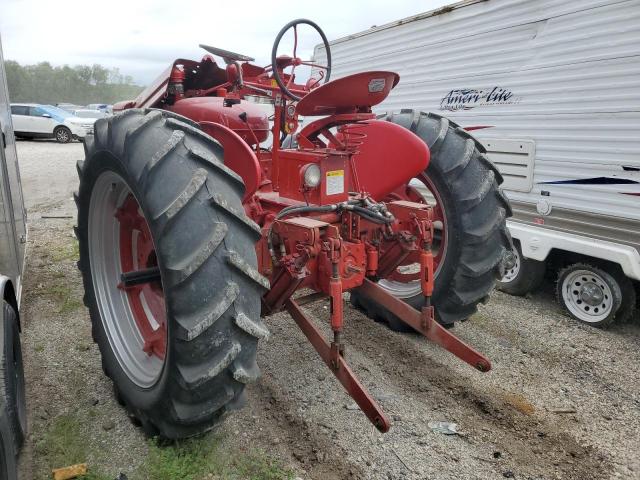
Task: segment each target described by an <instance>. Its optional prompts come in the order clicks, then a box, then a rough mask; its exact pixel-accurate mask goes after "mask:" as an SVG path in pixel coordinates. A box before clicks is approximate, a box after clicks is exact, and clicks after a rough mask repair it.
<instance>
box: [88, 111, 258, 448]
mask: <svg viewBox="0 0 640 480" xmlns="http://www.w3.org/2000/svg"><path fill="white" fill-rule="evenodd" d="M85 151H86V160H85V161H84V162H79V163H78V172H79V176H80V190H79V194H78V196H77V204H78V228H77V236H78V239H79V242H80V261H79V268H80V270H81V272H82V277H83V282H84V288H85V297H84V300H85V304H86V305H87V307H88V308H89V311H90V315H91V321H92V331H93V336H94V340H95V341H96V342H97V344H98V346H99V348H100V352H101V354H102V363H103V368H104V370H105V372H106V374H107V375H108V376H109V377H111V379H112V381H113V383H114V388H115V389H116V391H117V394H118V395H117V396H118V397H119V399H120V400H121V401H122V402H123V403H124V404H125V405H126V408H127V410H128V412H129V415H130V416H131V417H133V419H134V420H135V422H136V423H137V424H139V425H141V426H142V427H143V429H144V431H145V432H146V433H147V434H149V435H159V436H161V437H164V438H168V439H177V438H185V437H190V436H193V435H198V434H201V433H203V432H205V431H207V430H209V429H211V428H212V427H213V426H215V425H216V423H218V421H219V420H220V419H221V417H222V416H223V414H225V413H226V412H228V411H229V410H232V409H234V408H238V407H240V406H241V405H242V403H243V401H244V388H245V384H246V383H247V382H250V381H252V380H255V379H256V378H257V377H258V375H259V370H258V366H257V364H256V348H257V344H258V340H259V339H260V338H262V337H264V336H265V335H267V333H268V332H267V330H266V328H265V326H264V325H263V324H262V322H261V320H260V297H261V294H262V292H263V290H264V289H265V288H267V287H268V282H267V280H266V279H265V278H264V277H262V276H261V275H260V274H259V273H258V271H257V269H256V265H257V259H256V253H255V242H256V241H257V240H258V239H259V238H260V235H261V234H260V229H259V228H258V226H257V225H256V224H255V223H253V222H252V221H251V220H250V219H248V218H247V217H246V216H245V213H244V210H243V208H242V203H241V199H242V195H243V191H244V185H243V183H242V180H241V178H240V177H239V176H238V175H236V174H235V173H234V172H232V171H231V170H229V169H228V168H227V167H225V166H224V164H223V163H222V161H221V159H222V148H221V147H220V145H219V144H218V143H217V142H216V141H215V140H213V139H212V138H211V137H209V136H208V135H206V134H204V133H203V132H202V131H201V130H199V128H198V127H197V124H195V123H193V122H191V121H190V120H188V119H186V118H184V117H180V116H177V115H175V114H171V113H169V112H163V111H159V110H138V109H135V110H128V111H126V112H125V113H123V114H120V115H116V116H115V117H112V118H109V119H102V120H98V122H97V123H96V125H95V137H93V136H88V137H87V139H86V141H85ZM130 272H137V274H135V275H126V276H124V277H123V276H122V274H123V273H127V274H130ZM158 273H159V275H158Z"/></svg>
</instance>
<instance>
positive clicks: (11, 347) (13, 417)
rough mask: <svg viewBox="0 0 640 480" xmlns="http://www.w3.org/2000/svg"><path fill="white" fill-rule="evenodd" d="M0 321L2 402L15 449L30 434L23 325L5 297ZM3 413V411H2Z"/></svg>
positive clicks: (0, 392)
mask: <svg viewBox="0 0 640 480" xmlns="http://www.w3.org/2000/svg"><path fill="white" fill-rule="evenodd" d="M2 309H3V312H2V316H1V317H0V319H1V320H2V324H1V325H0V396H1V398H0V404H2V405H4V410H5V413H6V416H7V420H8V424H9V430H10V432H11V436H12V442H13V444H14V446H15V449H16V450H18V449H19V448H20V447H21V446H22V444H23V443H24V439H25V436H26V434H27V407H26V404H25V384H24V366H23V363H22V347H21V345H20V328H19V326H18V316H17V314H16V311H15V309H14V307H13V306H12V305H11V304H9V303H8V302H7V301H6V300H3V301H2ZM2 414H3V413H0V415H2Z"/></svg>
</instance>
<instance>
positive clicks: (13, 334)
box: [0, 44, 27, 480]
mask: <svg viewBox="0 0 640 480" xmlns="http://www.w3.org/2000/svg"><path fill="white" fill-rule="evenodd" d="M5 78H6V77H5V73H4V61H3V59H2V45H1V44H0V199H2V200H1V201H0V221H1V222H2V225H3V228H2V229H0V479H2V480H17V478H18V472H17V459H18V455H19V452H20V448H21V446H22V444H23V442H24V438H25V435H26V434H27V409H26V404H25V384H24V370H23V364H22V352H21V347H20V313H19V307H20V297H21V291H22V276H23V272H24V258H25V246H26V241H27V229H26V220H27V216H26V211H25V208H24V202H23V198H22V185H21V183H20V172H19V169H18V158H17V154H16V146H15V139H14V134H13V129H12V127H11V115H10V112H9V100H8V98H9V92H8V91H7V84H6V80H5Z"/></svg>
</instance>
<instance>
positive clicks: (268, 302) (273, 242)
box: [118, 29, 491, 432]
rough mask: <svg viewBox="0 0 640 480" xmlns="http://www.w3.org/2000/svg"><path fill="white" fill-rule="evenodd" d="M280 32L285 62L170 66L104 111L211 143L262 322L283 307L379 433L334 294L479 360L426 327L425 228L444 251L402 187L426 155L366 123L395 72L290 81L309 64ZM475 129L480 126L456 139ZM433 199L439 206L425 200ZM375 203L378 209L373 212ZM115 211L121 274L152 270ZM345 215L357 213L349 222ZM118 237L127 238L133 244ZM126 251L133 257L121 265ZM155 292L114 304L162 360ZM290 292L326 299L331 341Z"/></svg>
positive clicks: (132, 215)
mask: <svg viewBox="0 0 640 480" xmlns="http://www.w3.org/2000/svg"><path fill="white" fill-rule="evenodd" d="M294 34H295V35H296V42H295V45H294V51H293V57H289V56H280V57H277V58H276V60H275V61H274V65H269V66H267V67H264V68H263V67H260V66H257V65H253V64H251V63H249V62H248V61H246V62H245V61H243V62H233V63H230V64H229V65H226V66H225V67H224V68H221V67H219V66H218V65H217V63H216V61H215V59H214V58H213V57H211V56H210V55H207V56H205V57H204V58H203V59H202V61H200V62H195V61H192V60H184V59H178V60H176V61H175V62H173V64H172V65H171V66H170V67H169V68H168V69H167V70H166V71H165V72H163V74H162V75H160V77H159V78H158V79H157V80H156V81H155V82H153V83H152V84H151V85H150V86H149V87H148V88H147V89H145V91H144V92H142V93H141V94H140V95H139V96H138V98H136V100H135V101H129V102H123V103H121V104H118V108H131V107H152V108H161V109H166V110H170V111H172V112H175V113H178V114H180V115H183V116H185V117H188V118H189V119H191V120H193V121H195V122H197V123H198V124H199V125H200V127H201V128H202V130H203V131H204V132H205V133H206V134H208V135H210V136H211V137H212V138H214V139H215V140H217V141H218V142H219V143H220V145H221V146H222V148H223V150H224V163H225V165H226V166H228V167H229V168H230V169H232V170H233V171H234V172H236V173H237V174H238V175H240V177H241V178H242V179H243V181H244V183H245V186H246V191H245V194H244V196H243V204H244V208H245V212H246V213H247V214H248V215H249V216H250V217H251V219H252V220H254V221H255V222H256V223H257V224H258V225H259V226H260V228H261V231H262V233H263V237H262V238H261V239H260V240H259V241H258V243H257V245H256V253H257V257H258V268H259V271H260V272H261V273H262V274H263V275H265V276H266V277H268V279H269V282H270V286H271V288H270V290H269V291H268V292H266V293H265V294H264V295H263V297H262V311H263V314H265V315H268V314H271V313H274V312H277V311H280V310H282V309H286V310H287V311H288V312H289V313H290V314H291V316H292V317H293V318H294V320H295V321H296V323H297V324H298V326H299V327H300V329H301V330H302V331H303V333H304V334H305V335H306V336H307V338H308V339H309V341H310V343H311V344H312V345H313V347H314V348H315V349H316V350H317V351H318V353H319V354H320V356H321V358H322V359H323V361H324V362H325V363H326V364H327V365H328V366H329V368H330V369H331V370H332V372H333V373H334V375H335V376H336V378H338V380H339V381H340V382H341V383H342V385H343V386H344V388H345V389H346V391H347V392H348V393H349V394H350V395H351V396H352V397H353V398H354V400H355V401H356V402H357V403H358V405H359V406H360V408H361V409H362V411H363V412H364V413H365V414H366V415H367V417H368V418H369V419H370V420H371V421H372V422H373V423H374V424H375V425H376V427H377V428H378V429H379V430H380V431H383V432H385V431H387V430H388V429H389V426H390V422H389V420H388V418H387V417H386V416H385V415H384V413H383V412H382V410H381V408H380V406H379V405H378V404H377V403H376V402H375V401H374V400H373V399H372V398H371V396H370V395H369V394H368V392H367V390H366V389H365V388H364V387H363V386H362V384H361V383H360V382H359V381H358V379H357V378H356V377H355V375H354V373H353V372H352V371H351V370H350V368H349V367H348V365H347V363H346V361H345V358H344V343H343V342H344V340H343V338H342V335H343V327H344V314H343V300H342V295H343V292H345V291H349V290H352V289H356V288H359V289H361V290H362V291H364V292H366V293H367V294H368V295H370V296H372V297H373V298H374V299H375V300H376V301H378V302H380V303H381V304H382V305H383V306H384V307H385V308H387V309H389V310H390V311H392V312H393V313H395V314H396V315H397V316H398V317H399V318H400V319H401V320H402V321H404V322H405V323H407V324H408V325H411V326H412V327H413V328H415V329H416V330H417V331H419V332H421V333H422V334H423V335H424V336H425V337H427V338H428V339H430V340H432V341H434V342H436V343H438V344H439V345H441V346H443V347H444V348H446V349H447V350H449V351H451V352H452V353H454V354H455V355H457V356H458V357H460V358H461V359H462V360H464V361H465V362H467V363H470V364H472V365H473V366H474V367H475V368H477V369H479V370H482V371H487V370H489V369H490V368H491V364H490V363H489V361H488V360H487V359H486V358H485V357H484V356H482V355H481V354H479V353H478V352H476V351H475V350H473V349H472V348H471V347H469V346H468V345H466V344H464V342H462V341H460V340H459V339H457V338H456V337H455V336H454V335H452V334H451V333H449V332H448V331H447V330H445V329H444V328H442V327H441V326H440V325H439V324H438V323H437V322H435V320H434V318H433V315H434V309H433V307H432V306H431V305H430V297H431V294H432V293H433V288H434V270H435V269H436V268H437V266H438V263H439V261H440V260H441V258H442V255H443V251H444V248H440V249H439V251H433V250H432V247H433V246H434V245H433V244H434V222H437V221H440V222H442V223H443V224H444V229H443V230H442V233H441V242H442V245H446V240H447V237H446V235H447V225H446V217H445V215H444V212H443V211H442V209H441V208H440V207H439V206H432V205H427V204H426V201H425V199H424V198H422V196H421V195H420V194H419V193H418V192H417V191H416V190H415V189H414V188H413V187H410V186H409V185H408V182H409V181H410V180H411V179H412V178H419V179H421V181H423V183H425V185H426V186H428V187H431V190H432V191H433V188H432V187H433V186H432V185H431V184H430V181H429V179H428V177H425V174H424V171H425V169H426V168H427V166H428V164H429V149H428V147H427V145H425V143H424V142H423V141H422V140H421V139H420V138H419V137H417V136H416V135H415V134H413V133H412V132H411V131H410V130H408V129H405V128H403V127H401V126H399V125H395V124H393V123H390V122H385V121H379V120H376V118H375V114H374V113H373V112H372V110H371V108H372V107H373V106H375V105H378V104H379V103H380V102H382V101H383V100H384V99H385V98H387V96H388V95H389V93H390V92H391V90H392V89H393V88H394V87H395V86H396V85H397V84H398V81H399V78H400V77H399V76H398V74H396V73H394V72H386V71H373V72H362V73H357V74H354V75H350V76H347V77H344V78H341V79H338V80H334V81H332V82H329V83H325V84H323V85H320V83H319V82H315V81H307V82H304V83H301V84H298V83H296V77H295V76H294V75H293V73H294V70H295V67H297V66H300V65H310V62H309V61H305V60H303V59H301V58H298V57H297V52H298V51H299V50H300V51H302V48H301V47H300V46H299V45H298V43H297V40H298V39H297V30H295V29H294ZM285 68H291V73H289V74H286V73H284V71H283V70H284V69H285ZM274 69H275V72H277V74H278V77H280V78H281V80H282V83H283V85H285V86H286V89H287V90H289V92H291V93H292V94H294V95H297V96H299V97H302V98H301V100H300V101H299V102H297V103H295V102H290V101H289V100H287V98H289V97H288V96H287V95H285V94H284V92H283V91H282V90H281V89H280V88H279V87H278V86H277V82H276V81H275V78H274ZM323 78H324V77H323ZM247 96H251V97H255V96H258V97H262V98H263V99H267V100H268V101H269V102H271V103H272V104H273V105H274V113H273V116H272V117H271V118H270V119H268V118H267V115H266V114H265V111H264V110H263V109H262V108H261V107H259V106H257V105H256V104H254V103H251V102H248V101H246V100H245V98H247ZM299 115H304V116H323V118H318V119H315V120H314V121H311V122H309V121H307V122H305V126H304V128H302V130H301V131H300V132H298V133H297V135H296V138H297V146H296V147H295V148H283V147H282V145H281V144H280V140H281V138H283V137H284V136H285V135H294V134H295V133H296V131H297V129H298V116H299ZM479 128H488V127H487V126H477V127H469V130H473V129H479ZM269 134H271V138H272V139H273V142H272V145H271V146H270V148H268V149H267V148H265V145H264V141H265V140H266V139H267V138H268V136H269ZM309 166H314V167H315V166H317V167H318V169H319V171H320V183H319V185H317V186H308V185H305V184H304V172H305V169H307V168H309ZM433 193H435V194H436V200H437V201H438V203H441V202H439V199H438V197H437V192H433ZM383 200H384V202H385V203H384V205H380V204H379V205H375V204H374V202H382V201H383ZM125 203H126V205H125V206H123V208H122V209H121V213H120V215H121V218H122V219H121V224H122V226H121V240H120V242H121V244H120V245H121V253H122V268H123V271H131V270H135V269H139V268H142V267H147V266H150V264H153V258H154V257H153V255H152V252H153V243H152V242H151V237H150V235H148V227H147V226H146V223H145V222H144V219H142V217H140V215H139V214H138V211H137V204H135V200H134V199H133V197H131V199H130V200H129V199H128V200H127V202H125ZM363 205H365V207H363ZM318 206H324V207H325V210H324V211H322V212H317V211H316V212H310V211H304V212H298V213H291V211H289V215H286V214H285V213H283V209H285V208H288V207H305V209H309V208H317V207H318ZM357 208H368V209H369V210H366V209H365V211H364V213H363V211H362V210H361V211H358V210H357ZM367 212H368V213H367ZM375 212H378V213H375ZM380 212H382V213H380ZM385 212H386V213H385ZM369 215H387V216H385V217H384V218H385V220H384V221H383V222H382V223H381V221H380V218H379V217H377V218H376V217H374V218H372V217H371V216H369ZM131 219H133V220H131ZM131 221H133V223H131ZM384 222H386V223H384ZM132 242H137V243H136V244H135V248H133V246H132ZM133 251H138V252H140V255H142V257H141V258H138V259H135V260H134V259H133V258H130V257H131V256H132V252H133ZM410 263H417V264H419V265H420V269H419V272H417V273H412V274H407V275H404V274H400V273H399V272H398V267H399V266H403V265H408V264H410ZM378 278H393V279H396V280H400V281H412V280H417V281H419V282H420V284H421V287H422V292H423V294H424V295H425V299H426V302H427V305H428V306H427V307H425V308H424V309H423V310H422V312H418V311H417V310H415V309H413V308H412V307H410V306H409V305H407V304H406V303H404V302H403V301H401V300H399V299H397V298H395V297H393V296H392V295H390V294H389V293H386V292H385V291H384V290H382V289H381V288H380V287H378V286H377V284H375V283H373V281H372V279H378ZM157 283H158V282H156V284H147V285H143V286H137V287H135V290H134V289H133V288H134V287H132V289H130V290H129V289H128V291H127V295H128V298H129V301H130V304H131V306H132V310H133V311H134V313H135V316H136V322H137V324H138V327H139V329H140V331H141V334H142V336H143V338H144V339H145V344H146V347H145V348H146V350H147V351H149V352H150V353H153V354H155V355H158V356H164V350H163V349H162V348H161V346H160V343H162V342H164V341H165V340H166V327H164V321H165V320H164V316H161V318H162V328H161V329H158V331H153V329H151V328H150V323H149V321H148V320H149V319H148V318H147V317H146V314H145V311H144V309H143V308H142V305H141V302H140V299H139V297H138V296H137V292H139V291H143V292H144V293H145V297H144V298H145V299H147V302H151V303H152V305H153V308H152V311H153V312H157V313H158V315H160V313H162V315H164V297H163V296H162V289H161V286H160V285H158V284H157ZM302 288H308V289H310V290H312V292H313V293H312V294H311V296H315V297H313V298H320V297H321V298H328V299H329V301H330V312H329V317H330V318H329V326H330V328H331V332H332V334H333V341H331V342H328V341H327V340H325V339H324V338H323V336H322V334H321V333H320V331H319V330H318V329H317V327H316V326H315V325H314V324H313V322H311V320H310V319H309V318H308V317H307V316H306V315H305V314H304V313H303V312H302V310H301V309H300V307H299V305H298V304H297V303H296V301H294V300H293V299H292V296H293V295H294V293H296V292H297V291H298V290H300V289H302ZM147 295H148V296H147ZM154 316H155V313H154ZM156 318H160V317H159V316H157V317H156ZM162 345H164V343H162Z"/></svg>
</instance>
